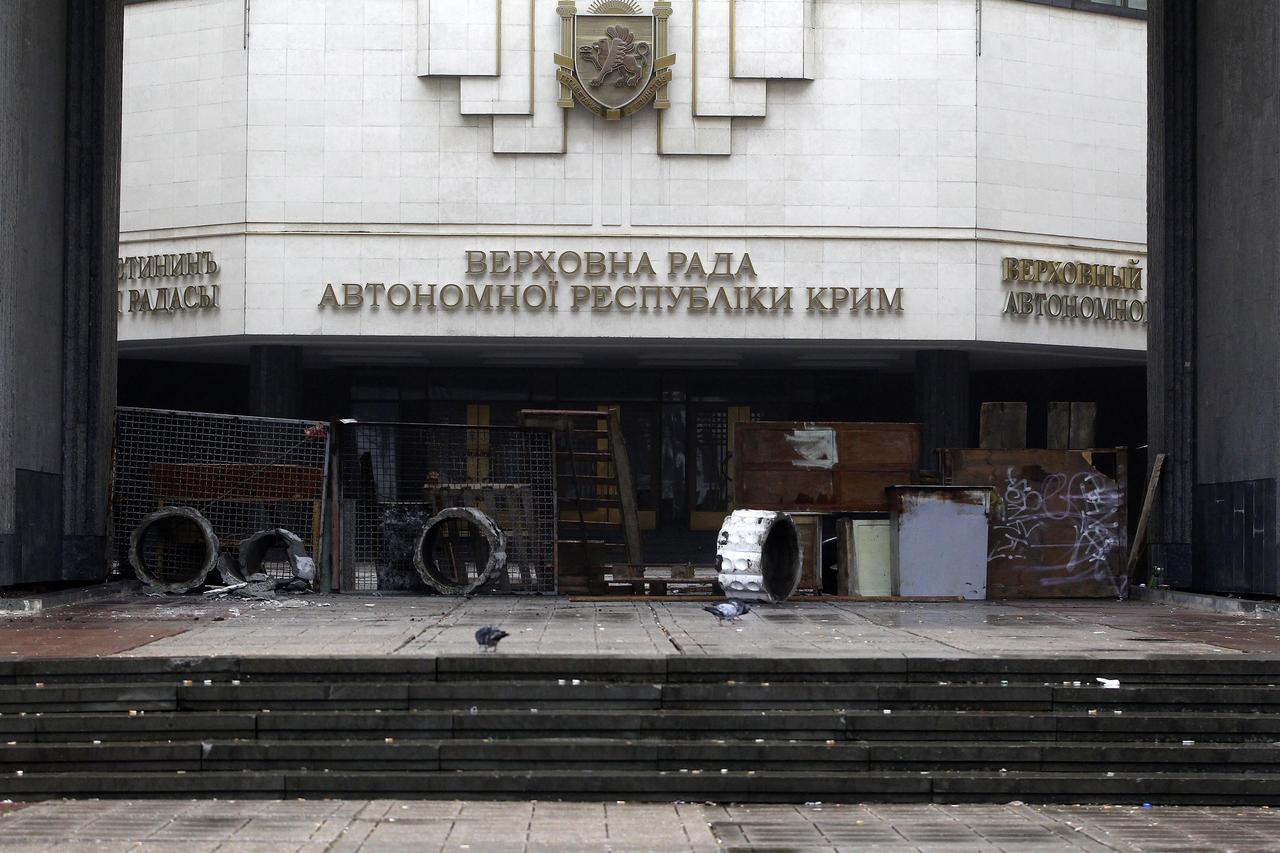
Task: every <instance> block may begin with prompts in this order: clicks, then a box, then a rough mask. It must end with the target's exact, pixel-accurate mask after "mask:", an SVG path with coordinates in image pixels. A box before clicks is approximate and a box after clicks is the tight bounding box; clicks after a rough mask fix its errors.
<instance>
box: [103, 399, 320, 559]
mask: <svg viewBox="0 0 1280 853" xmlns="http://www.w3.org/2000/svg"><path fill="white" fill-rule="evenodd" d="M328 458H329V437H328V429H327V428H326V427H325V426H324V425H323V424H316V423H314V422H312V421H298V420H284V419H277V418H254V417H240V416H232V415H216V414H209V413H205V412H178V411H171V410H167V409H138V408H127V407H120V408H118V409H117V410H116V446H115V470H114V478H113V483H112V498H111V515H112V527H113V545H114V549H115V556H116V560H117V564H118V566H119V567H121V568H123V567H124V566H127V565H128V550H129V537H130V534H131V533H132V532H133V530H134V529H135V528H136V527H137V526H138V524H139V522H141V521H142V520H143V519H144V518H146V517H147V516H148V515H150V514H151V513H153V512H155V511H156V510H157V509H159V508H161V507H166V506H187V507H191V508H193V509H196V510H198V511H199V512H200V513H201V514H202V515H203V516H204V517H205V518H207V519H208V520H209V523H210V525H211V526H212V527H213V531H214V533H215V535H216V536H217V537H218V539H219V540H220V543H221V545H222V548H223V549H224V550H229V549H234V548H235V547H236V546H238V545H239V544H240V542H241V541H242V540H244V539H247V538H248V537H249V536H251V535H253V534H254V533H256V532H258V531H260V530H266V529H270V528H276V527H283V528H285V529H286V530H290V531H292V532H293V533H294V534H296V535H297V536H298V537H299V538H300V539H302V541H303V542H304V543H306V544H307V546H308V550H309V552H310V553H311V555H312V556H315V555H316V553H317V551H318V547H319V539H320V533H321V518H322V501H323V498H324V484H325V473H326V466H327V463H328ZM161 532H162V531H161ZM188 538H189V537H188ZM279 550H280V553H279V554H268V556H267V559H265V560H263V563H262V566H261V568H260V569H259V570H260V571H263V572H265V573H267V574H268V575H270V576H272V577H276V578H288V577H291V576H292V573H293V572H292V568H291V566H290V565H289V562H288V560H287V559H285V556H284V551H283V548H281V549H279ZM186 551H193V552H194V549H193V548H191V547H190V543H186V542H182V541H175V543H174V547H173V548H172V549H171V550H169V551H164V552H156V551H155V546H151V547H150V549H149V556H150V557H151V558H153V559H156V558H158V559H178V558H179V555H180V554H182V553H185V552H186Z"/></svg>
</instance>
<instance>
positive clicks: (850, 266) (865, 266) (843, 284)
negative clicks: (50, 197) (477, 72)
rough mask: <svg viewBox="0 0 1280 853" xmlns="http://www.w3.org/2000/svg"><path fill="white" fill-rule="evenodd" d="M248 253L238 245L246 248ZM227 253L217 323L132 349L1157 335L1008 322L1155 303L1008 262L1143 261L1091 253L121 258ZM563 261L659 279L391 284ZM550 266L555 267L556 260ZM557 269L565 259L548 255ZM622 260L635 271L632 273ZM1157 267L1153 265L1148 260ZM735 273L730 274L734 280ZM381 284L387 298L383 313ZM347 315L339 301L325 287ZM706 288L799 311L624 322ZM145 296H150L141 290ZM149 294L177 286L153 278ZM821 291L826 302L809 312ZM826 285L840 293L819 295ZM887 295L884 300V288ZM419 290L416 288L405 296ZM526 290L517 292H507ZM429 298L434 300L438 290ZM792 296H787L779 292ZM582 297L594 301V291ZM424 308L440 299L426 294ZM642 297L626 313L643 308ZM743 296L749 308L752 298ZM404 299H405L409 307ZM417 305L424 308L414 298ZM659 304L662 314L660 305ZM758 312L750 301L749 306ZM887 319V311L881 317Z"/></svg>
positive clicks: (329, 252) (389, 248) (414, 239)
mask: <svg viewBox="0 0 1280 853" xmlns="http://www.w3.org/2000/svg"><path fill="white" fill-rule="evenodd" d="M237 241H239V242H237ZM210 249H212V250H214V251H215V257H216V258H217V260H218V262H219V264H220V267H221V269H220V271H219V273H218V276H217V277H216V278H214V279H210V281H216V282H217V283H218V284H219V285H220V291H221V296H222V304H221V306H220V308H219V310H218V311H216V312H181V311H179V312H154V313H134V314H130V313H128V312H126V313H125V314H124V315H122V317H121V322H120V333H121V337H122V339H124V340H126V341H130V340H159V339H166V338H173V337H205V336H209V337H225V336H235V335H251V336H264V337H292V336H300V337H324V336H340V337H348V336H356V335H360V336H379V337H388V338H451V337H464V338H473V337H494V338H513V339H547V338H555V339H560V340H568V339H583V340H590V339H600V338H633V339H650V340H655V341H660V340H680V339H693V340H700V341H707V340H723V341H726V342H730V341H739V342H741V341H749V340H811V341H847V342H850V343H854V344H856V343H857V342H861V341H881V342H900V343H901V344H902V345H904V346H906V345H911V344H914V343H926V344H927V343H928V342H934V343H936V342H948V343H949V344H965V343H968V344H973V345H981V344H989V343H1001V344H1026V345H1034V346H1044V345H1053V346H1066V347H1073V348H1096V349H1101V350H1111V351H1117V350H1119V351H1141V350H1142V349H1143V348H1144V347H1145V340H1146V330H1145V327H1144V326H1143V325H1142V324H1141V323H1127V324H1126V323H1117V322H1109V321H1101V320H1085V319H1080V318H1076V319H1066V318H1050V317H1048V316H1045V315H1044V314H1043V313H1042V314H1041V316H1011V315H1009V314H1006V313H1004V310H1003V309H1004V306H1005V301H1006V299H1007V298H1008V295H1009V293H1010V292H1014V291H1019V290H1024V291H1032V292H1037V293H1039V292H1043V293H1045V294H1051V293H1058V294H1062V295H1067V294H1073V295H1076V296H1077V297H1078V298H1083V297H1085V296H1100V297H1102V298H1104V299H1106V298H1110V297H1116V298H1125V299H1129V298H1137V299H1145V298H1146V292H1145V290H1143V291H1137V292H1123V291H1114V290H1112V291H1101V290H1097V289H1087V288H1081V287H1077V288H1072V289H1070V290H1067V289H1063V288H1060V287H1050V286H1047V285H1030V284H1018V283H1007V282H1004V281H1002V270H1001V259H1002V258H1003V257H1034V258H1041V259H1045V260H1059V261H1074V262H1087V263H1090V264H1107V265H1115V266H1118V267H1119V266H1124V265H1126V264H1127V262H1128V261H1129V259H1130V258H1135V257H1136V258H1138V259H1139V260H1141V259H1142V256H1141V255H1140V254H1138V255H1135V254H1132V253H1129V252H1118V251H1099V250H1095V249H1089V250H1081V249H1076V248H1070V247H1067V246H1061V247H1056V248H1050V247H1042V246H1034V245H1032V246H1028V245H1010V244H999V243H990V242H986V241H978V242H976V243H975V241H973V240H972V239H954V238H952V239H912V238H906V239H904V238H881V239H842V238H825V239H808V238H790V239H754V238H753V239H732V238H729V237H721V238H709V237H705V236H690V237H688V238H670V239H641V238H634V239H626V238H607V237H598V236H596V237H584V238H581V239H576V238H563V237H561V238H530V237H524V238H515V237H512V238H507V237H495V236H492V235H489V236H484V235H471V236H461V235H451V236H442V235H438V234H388V235H371V234H345V235H336V234H324V233H306V232H305V231H297V232H294V233H288V234H278V233H277V234H250V235H249V236H247V237H240V238H231V237H221V238H194V239H192V238H183V239H181V240H166V241H155V240H146V241H137V242H132V241H131V242H128V243H126V244H125V245H124V246H123V247H122V251H124V252H127V254H129V255H144V254H150V253H164V252H195V251H205V250H210ZM521 250H523V251H528V252H534V251H538V252H543V253H544V254H547V253H552V252H554V253H556V254H557V256H558V255H559V254H560V253H564V252H576V253H578V254H579V256H582V257H585V253H586V252H600V253H602V254H603V256H604V257H605V258H608V256H609V253H610V252H613V253H617V256H618V258H619V259H620V258H621V257H622V253H625V252H631V253H632V260H631V267H632V268H633V269H635V268H636V267H637V266H638V265H639V258H640V255H641V253H648V256H649V258H650V260H651V261H652V263H653V266H654V273H655V274H654V275H652V276H649V275H633V276H630V277H628V276H626V275H624V274H622V273H621V272H620V271H619V272H617V274H606V275H604V276H599V277H589V276H587V275H586V274H585V271H579V272H571V273H567V274H566V273H564V272H561V271H560V269H559V268H558V261H556V260H554V258H553V259H552V261H551V263H552V266H553V268H556V273H555V275H554V280H555V283H556V285H557V288H558V295H557V301H558V305H557V309H556V310H549V309H545V308H543V309H534V308H530V307H529V306H527V305H525V304H524V303H523V302H522V303H521V305H520V307H517V308H514V309H513V308H511V307H510V306H507V307H502V306H499V305H498V304H497V302H496V299H497V291H496V290H495V291H494V292H493V294H492V296H491V297H488V298H489V300H490V301H492V302H493V305H492V306H491V307H489V308H483V307H467V305H466V304H464V305H462V306H461V307H458V308H456V309H453V310H445V309H444V308H443V307H441V306H439V305H437V306H436V307H435V308H434V309H433V308H432V307H431V306H430V305H427V304H420V305H417V306H416V307H415V306H414V305H413V304H410V305H408V306H404V307H393V306H392V305H390V304H389V300H388V298H387V296H386V288H389V287H390V286H391V285H394V284H397V283H400V284H405V285H407V286H408V288H409V289H413V288H414V287H415V285H421V286H423V288H426V287H427V286H428V285H435V286H436V290H435V293H436V294H437V297H438V298H442V295H441V294H440V288H442V287H444V286H446V285H450V284H455V285H459V286H460V288H461V290H459V291H457V292H456V293H455V295H462V298H463V299H464V300H469V299H470V298H471V297H470V296H468V295H464V294H465V289H466V288H467V286H468V285H474V286H475V287H477V288H481V289H482V288H484V287H485V286H488V285H493V286H498V285H503V286H511V285H515V286H518V287H519V288H522V289H523V288H526V287H528V286H530V285H540V286H543V287H545V286H547V285H549V284H550V283H551V280H552V276H549V275H547V274H546V272H545V271H539V270H538V267H537V265H536V261H535V263H534V264H533V265H530V266H527V267H526V268H525V269H524V270H523V271H522V272H521V273H519V274H512V273H509V272H508V273H506V274H494V273H493V272H492V269H493V261H492V259H491V256H490V258H487V259H486V265H487V268H488V271H487V272H485V273H483V274H475V275H469V274H468V273H467V269H468V256H467V252H468V251H483V252H493V251H499V252H508V253H512V254H511V255H510V256H509V257H508V265H509V264H510V263H512V262H513V261H514V257H515V256H514V253H515V252H517V251H521ZM670 252H680V253H683V254H685V255H686V256H692V254H693V253H694V252H697V253H698V254H699V257H700V258H701V260H702V262H703V264H704V265H705V267H706V270H707V272H711V271H712V269H713V264H714V262H715V256H716V253H733V255H734V260H733V261H732V263H731V264H730V267H729V268H730V269H732V270H733V271H737V267H738V265H739V264H740V263H741V259H742V257H743V254H744V253H748V254H749V255H750V257H751V263H752V266H753V267H754V270H755V273H756V274H755V275H754V276H752V275H750V274H749V273H748V272H745V271H744V272H743V273H742V274H741V275H740V276H739V277H738V278H737V279H726V278H713V279H705V278H703V277H702V276H700V275H694V276H686V275H684V272H683V271H680V272H678V274H677V275H675V276H671V275H669V266H668V265H669V254H668V253H670ZM548 256H549V255H548ZM549 257H550V256H549ZM619 263H621V261H619ZM1143 265H1144V267H1145V262H1143ZM722 269H723V268H722ZM373 284H377V285H378V286H379V287H380V288H381V290H380V291H378V293H380V294H382V295H381V296H380V297H379V299H380V304H379V305H377V306H374V304H373V302H374V301H375V300H374V292H373V291H370V290H369V289H368V286H369V285H373ZM329 285H332V286H333V293H334V295H335V296H336V298H337V299H338V300H339V302H340V303H341V307H338V306H335V305H334V304H332V301H330V303H329V304H323V305H322V303H323V302H324V301H325V294H326V287H327V286H329ZM346 285H352V286H356V287H358V288H359V291H360V293H361V304H360V305H359V306H356V305H355V304H354V303H353V302H352V301H351V300H350V299H349V298H348V297H347V296H346V295H345V292H344V288H345V286H346ZM597 285H599V286H606V287H608V288H609V289H610V294H611V295H610V297H609V299H610V300H611V307H609V308H607V309H601V310H592V308H591V306H590V304H583V305H580V306H579V308H578V310H574V308H573V304H572V300H573V295H574V291H573V288H574V286H586V287H591V286H597ZM696 285H706V286H707V291H706V293H707V295H708V298H709V299H711V300H713V299H714V298H715V295H716V292H717V290H718V289H719V288H721V287H725V288H728V289H729V297H730V298H731V299H737V298H739V297H738V294H737V293H736V292H734V291H733V288H734V287H739V288H747V287H752V288H779V289H781V288H790V290H791V296H790V300H791V302H790V307H791V309H792V310H790V311H783V310H778V311H773V310H754V311H752V310H741V311H731V310H724V308H725V306H724V305H722V306H720V308H719V309H717V310H711V311H705V312H702V311H691V310H689V301H688V299H689V296H688V294H687V293H686V294H685V296H683V297H680V301H678V304H677V305H676V306H675V307H674V308H672V307H670V304H669V303H670V302H671V300H672V294H670V293H664V294H662V295H661V296H660V297H659V296H658V295H655V294H654V293H653V291H651V292H650V297H649V298H651V299H658V298H661V299H662V301H663V307H661V308H658V309H654V310H643V309H641V308H637V309H635V310H619V309H618V308H617V306H616V305H615V304H612V300H614V299H616V298H617V296H618V290H619V288H624V287H627V286H631V287H635V288H639V287H642V286H650V287H659V288H661V287H672V288H685V287H689V286H696ZM126 286H135V285H126ZM147 286H149V287H158V286H164V283H163V282H148V283H147ZM810 288H813V289H814V291H813V294H814V298H816V300H817V301H816V302H810V298H811V295H810V290H809V289H810ZM823 288H825V290H820V289H823ZM833 288H847V289H848V293H849V299H848V301H847V302H845V303H844V304H843V305H838V304H837V303H836V302H835V299H836V294H837V292H836V291H834V290H833ZM898 288H901V291H900V295H899V296H898V297H897V300H898V302H899V304H900V307H901V310H900V311H898V310H893V308H892V307H890V306H889V305H888V303H887V302H885V301H884V299H893V298H894V296H893V294H894V291H895V290H896V289H898ZM881 289H883V290H884V292H885V293H884V297H882V296H881V295H880V293H879V291H880V290H881ZM868 291H870V294H871V295H870V296H869V297H868V299H869V302H868V303H867V304H866V305H864V306H863V307H862V308H860V309H858V310H852V308H853V303H854V302H855V301H856V300H857V299H858V298H860V297H861V296H862V295H863V294H866V293H867V292H868ZM399 292H400V293H401V294H407V293H408V292H409V290H402V291H399ZM508 292H514V291H508ZM424 293H425V290H424ZM778 293H779V294H780V293H781V290H779V291H778ZM579 295H580V296H581V295H582V294H581V292H579ZM424 298H425V297H424ZM641 298H642V297H641V296H639V295H638V294H637V293H628V294H626V296H625V298H624V301H637V302H639V301H640V300H641ZM741 298H744V299H745V298H746V297H745V296H743V297H741ZM761 298H762V299H763V300H764V301H763V306H764V307H765V308H766V309H767V308H770V307H772V303H773V295H772V293H770V295H768V296H764V295H761ZM397 301H403V300H402V299H401V298H397ZM414 301H415V302H416V301H418V299H417V298H416V297H415V300H414ZM651 304H656V303H652V302H651ZM742 304H743V305H744V306H745V305H746V303H745V302H744V303H742ZM881 307H884V308H886V310H876V309H877V308H881Z"/></svg>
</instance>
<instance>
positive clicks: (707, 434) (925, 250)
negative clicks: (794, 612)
mask: <svg viewBox="0 0 1280 853" xmlns="http://www.w3.org/2000/svg"><path fill="white" fill-rule="evenodd" d="M1139 6H1141V7H1145V4H1144V3H1141V2H1139V0H1127V2H1126V0H1115V2H1113V3H1090V2H1085V0H1042V1H1041V2H1028V0H979V1H978V2H976V3H975V2H974V0H671V2H656V3H655V2H651V0H639V2H635V3H632V2H619V0H599V2H591V0H578V2H577V3H576V4H575V3H574V2H553V0H329V2H324V0H250V2H245V0H146V1H145V2H135V3H133V4H131V5H129V6H128V7H127V9H126V19H125V54H124V107H123V110H124V121H123V165H122V201H121V212H120V220H121V226H120V227H121V248H120V264H119V270H118V292H117V298H118V305H117V307H118V319H119V335H120V357H121V365H120V371H121V373H120V400H121V402H122V403H125V404H130V403H132V404H142V405H158V406H164V407H173V408H192V409H205V410H212V411H231V412H252V413H258V414H269V415H296V416H304V417H317V418H321V417H339V416H341V417H356V418H362V419H377V420H397V419H402V420H419V421H449V422H471V423H492V424H499V423H509V422H512V421H513V420H514V418H515V416H516V413H517V412H518V411H519V410H520V409H522V408H528V407H535V408H551V407H562V408H576V409H580V408H594V407H597V406H601V405H619V406H621V409H622V416H623V423H624V428H625V430H626V433H627V436H628V445H629V449H630V452H631V455H632V457H633V467H634V468H635V470H636V481H637V490H638V492H639V499H640V504H641V507H642V508H643V509H644V510H645V516H644V520H645V523H646V525H647V526H650V527H655V528H659V527H661V528H666V529H667V530H669V531H680V530H689V529H694V530H697V529H703V528H706V527H708V526H710V525H712V524H715V525H718V523H719V519H720V518H721V517H722V515H723V511H724V509H725V506H726V502H727V481H726V465H725V459H726V455H727V447H728V435H729V432H730V430H731V425H732V424H733V423H734V422H737V421H739V420H742V419H822V420H896V421H912V420H915V421H920V422H921V423H922V424H924V437H925V448H926V458H925V460H924V461H925V464H926V465H927V464H928V462H929V459H930V457H931V449H932V448H934V447H939V446H948V445H951V446H955V445H965V444H972V442H973V441H974V437H975V434H976V427H977V411H978V405H979V403H981V402H983V401H996V400H1000V401H1004V400H1015V401H1019V400H1020V401H1025V402H1027V403H1028V405H1029V413H1030V415H1029V430H1028V431H1029V441H1030V443H1031V444H1032V446H1035V445H1036V444H1037V443H1040V446H1043V444H1042V442H1043V439H1044V432H1045V425H1044V420H1045V411H1046V407H1047V404H1048V402H1049V401H1055V400H1083V401H1094V402H1096V403H1097V404H1098V429H1097V443H1098V444H1100V445H1126V444H1127V445H1135V446H1136V445H1140V444H1143V443H1144V441H1143V436H1144V434H1145V405H1144V399H1143V396H1144V388H1145V385H1144V370H1143V365H1144V361H1145V349H1146V310H1147V308H1146V305H1147V295H1146V294H1147V290H1146V287H1147V282H1146V279H1145V275H1144V274H1145V271H1146V261H1145V241H1146V207H1145V205H1146V144H1145V139H1146V63H1145V43H1146V21H1145V14H1146V13H1145V9H1144V8H1138V7H1139Z"/></svg>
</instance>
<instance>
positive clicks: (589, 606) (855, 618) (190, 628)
mask: <svg viewBox="0 0 1280 853" xmlns="http://www.w3.org/2000/svg"><path fill="white" fill-rule="evenodd" d="M490 624H492V625H498V626H499V627H502V628H503V629H505V630H506V631H508V632H509V633H510V634H511V637H510V638H508V639H507V640H504V641H503V643H502V645H501V648H500V650H499V654H521V655H526V654H535V655H537V654H557V655H583V654H586V655H641V656H651V655H659V656H667V655H711V656H744V657H760V656H771V657H776V658H785V657H823V656H833V657H843V656H848V657H881V658H883V657H898V656H901V657H908V658H915V657H922V658H938V657H943V658H951V657H960V658H963V657H992V656H1002V655H1035V656H1063V657H1076V656H1082V655H1083V656H1090V657H1093V656H1102V657H1117V658H1134V657H1144V656H1148V655H1162V656H1163V655H1196V656H1203V655H1217V654H1222V655H1239V654H1280V621H1278V620H1277V619H1276V618H1275V617H1274V616H1254V615H1243V614H1227V613H1209V612H1199V611H1195V610H1190V609H1186V608H1179V607H1174V606H1170V605H1165V604H1156V603H1150V602H1142V601H1125V602H1117V601H1078V600H1064V601H1020V602H995V601H987V602H950V603H915V602H912V603H897V602H849V601H822V600H808V601H804V600H802V601H794V602H788V603H785V604H779V605H759V606H757V607H755V608H754V610H753V612H752V613H750V614H748V615H747V616H746V617H744V618H743V619H742V620H741V622H739V623H738V624H731V625H724V626H721V625H719V624H717V621H716V620H715V619H714V618H713V617H712V616H711V615H709V614H707V613H705V612H703V611H702V604H700V603H697V602H682V601H672V600H670V599H654V600H652V601H644V600H641V601H621V602H617V601H589V600H588V601H576V600H570V599H567V598H555V597H497V596H492V597H485V596H481V597H476V598H471V599H455V598H444V597H426V596H416V595H381V596H356V595H328V596H299V597H295V598H282V599H279V600H277V601H245V600H239V599H233V598H224V599H220V600H207V599H203V598H201V597H200V596H195V595H185V596H167V597H161V598H155V597H148V596H145V595H133V596H129V597H125V598H121V599H118V600H113V601H101V602H96V603H90V604H79V605H72V606H67V607H60V608H55V609H51V610H46V611H41V612H35V613H5V614H0V641H2V642H3V648H4V650H5V652H7V653H8V654H9V655H11V656H19V657H33V656H39V657H67V656H95V655H110V654H123V655H130V656H146V657H152V656H155V657H165V656H186V655H255V656H257V655H302V656H316V655H410V656H434V655H442V654H448V655H455V654H466V653H470V652H472V651H475V648H476V647H475V639H474V634H475V630H476V628H478V627H480V626H482V625H490Z"/></svg>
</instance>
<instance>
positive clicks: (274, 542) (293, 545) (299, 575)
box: [224, 527, 316, 586]
mask: <svg viewBox="0 0 1280 853" xmlns="http://www.w3.org/2000/svg"><path fill="white" fill-rule="evenodd" d="M276 548H283V549H284V552H285V562H286V563H288V565H289V579H296V580H303V581H306V582H307V583H308V584H309V585H312V586H314V585H315V580H316V563H315V560H313V559H311V558H310V557H308V556H307V546H306V545H305V544H304V543H303V541H302V539H301V538H299V537H298V535H297V534H296V533H293V532H291V531H288V530H285V529H284V528H283V527H268V528H267V529H265V530H259V531H258V532H257V533H255V534H253V535H252V536H250V537H249V538H248V539H246V540H244V541H243V542H241V543H240V566H239V569H240V574H241V578H240V579H239V580H240V581H243V580H244V579H245V578H248V577H250V576H251V575H255V574H258V573H259V572H261V571H262V564H263V562H264V561H265V560H266V558H267V554H268V553H269V552H270V551H271V550H272V549H276ZM224 580H225V578H224ZM275 580H287V579H286V578H275ZM238 582H239V581H228V583H238Z"/></svg>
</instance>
